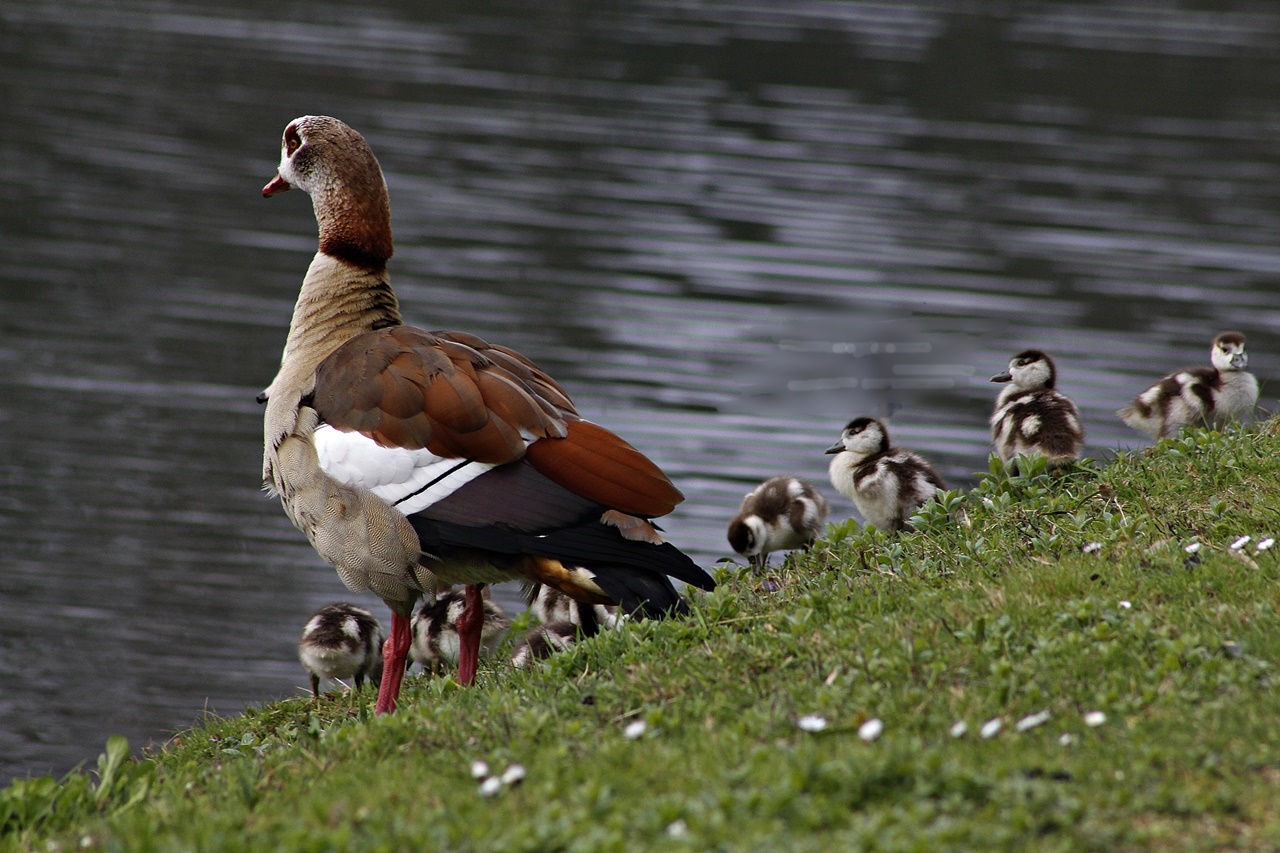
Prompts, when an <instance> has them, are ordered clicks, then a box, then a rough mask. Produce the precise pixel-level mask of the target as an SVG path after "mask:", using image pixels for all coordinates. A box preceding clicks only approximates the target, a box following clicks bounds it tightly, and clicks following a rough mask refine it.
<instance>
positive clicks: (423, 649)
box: [409, 589, 510, 674]
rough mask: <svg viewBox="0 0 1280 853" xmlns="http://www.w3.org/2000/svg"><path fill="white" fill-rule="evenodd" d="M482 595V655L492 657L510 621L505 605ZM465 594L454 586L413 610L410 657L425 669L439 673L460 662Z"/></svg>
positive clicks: (486, 591) (486, 592) (486, 595)
mask: <svg viewBox="0 0 1280 853" xmlns="http://www.w3.org/2000/svg"><path fill="white" fill-rule="evenodd" d="M484 592H485V595H484V596H483V598H482V602H483V607H484V618H483V620H482V621H481V624H480V657H482V658H486V657H492V656H493V653H494V652H495V651H497V649H498V645H499V644H500V643H501V642H502V638H503V637H504V636H506V633H507V626H508V625H509V624H510V622H509V621H508V620H507V615H506V614H505V613H503V612H502V608H501V607H499V606H498V604H497V603H496V602H494V601H491V600H490V599H489V597H488V592H489V591H488V590H487V589H486V590H485V591H484ZM465 604H466V596H465V594H464V593H463V592H462V591H461V590H451V591H449V592H446V593H444V594H443V595H440V596H439V597H437V598H436V600H435V601H424V602H423V603H422V606H421V607H419V608H418V612H417V613H415V614H413V619H412V621H411V623H410V628H411V631H412V633H413V642H412V645H410V647H409V657H410V658H412V659H413V661H414V662H415V663H418V664H421V665H422V668H423V669H426V670H430V671H431V672H433V673H436V674H439V673H441V672H443V671H444V670H445V668H446V667H452V666H456V665H457V663H458V651H459V648H460V644H459V642H458V639H459V638H458V620H459V618H461V616H462V610H463V607H464V606H465Z"/></svg>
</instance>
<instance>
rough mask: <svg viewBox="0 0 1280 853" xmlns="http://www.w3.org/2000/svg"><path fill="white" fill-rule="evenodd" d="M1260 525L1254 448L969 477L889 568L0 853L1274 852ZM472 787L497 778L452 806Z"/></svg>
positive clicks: (178, 776) (1193, 440)
mask: <svg viewBox="0 0 1280 853" xmlns="http://www.w3.org/2000/svg"><path fill="white" fill-rule="evenodd" d="M1277 508H1280V425H1278V424H1277V422H1275V421H1271V422H1267V423H1266V424H1263V425H1260V426H1257V427H1254V428H1252V429H1249V430H1247V431H1243V432H1238V433H1237V432H1231V433H1228V434H1226V435H1219V434H1217V433H1190V434H1188V435H1187V436H1186V437H1184V438H1183V439H1182V440H1178V441H1170V442H1165V443H1163V444H1162V445H1161V446H1160V447H1159V448H1158V449H1157V450H1156V451H1153V452H1148V453H1144V454H1140V455H1135V456H1126V457H1121V458H1120V459H1118V460H1116V461H1115V462H1114V463H1112V464H1110V465H1109V466H1107V467H1104V468H1101V469H1099V470H1097V471H1094V472H1088V471H1083V472H1078V473H1075V474H1072V475H1069V476H1066V477H1054V478H1049V477H1046V476H1043V475H1040V476H1028V477H1018V478H1009V477H1007V476H1004V475H1003V474H1001V473H997V474H994V475H992V476H990V477H988V478H986V479H985V480H984V481H983V482H982V483H981V485H980V486H979V487H978V488H977V489H975V490H974V491H973V492H970V493H968V494H967V495H960V494H958V493H952V494H949V495H948V496H947V500H946V501H945V502H944V504H942V505H939V506H936V507H933V508H931V509H930V510H929V511H927V512H926V513H925V515H924V516H923V517H921V518H920V519H919V524H918V528H919V529H918V531H917V532H915V533H912V534H907V535H904V536H902V537H900V538H898V539H886V538H884V537H883V536H881V535H879V534H876V533H874V532H865V531H857V530H856V529H854V528H853V527H852V526H851V525H846V526H843V527H839V528H834V529H833V530H832V532H831V534H832V535H831V536H830V537H829V538H828V540H827V541H826V542H824V543H820V544H819V547H817V548H815V549H814V550H813V551H812V552H810V553H809V554H806V555H799V556H797V557H794V558H792V559H790V560H788V561H787V563H786V565H785V566H784V567H782V568H779V569H777V570H776V571H775V572H774V576H773V577H774V580H775V581H776V584H772V585H771V586H776V587H777V588H776V589H772V590H768V591H766V590H764V589H761V588H759V587H758V584H757V581H756V579H755V578H752V577H751V576H750V575H749V574H747V573H745V572H742V571H738V570H736V569H728V568H726V569H722V570H721V575H722V579H723V580H724V583H723V584H722V585H721V588H720V589H719V590H718V591H717V592H716V593H714V594H712V595H708V596H704V597H701V598H698V599H696V600H695V602H694V611H695V613H694V616H693V618H691V619H689V620H687V621H681V622H671V623H665V624H645V623H641V624H631V625H629V626H627V627H625V628H624V630H621V631H619V632H616V633H613V634H610V635H608V636H603V637H599V638H597V639H595V640H592V641H590V642H586V643H583V644H581V645H580V646H578V647H577V648H576V649H575V650H573V651H571V652H570V653H567V654H563V655H560V656H558V657H556V658H553V659H552V660H550V661H549V662H547V664H545V665H544V666H542V667H539V668H535V669H534V670H532V671H528V672H514V671H511V670H509V669H507V668H505V667H497V668H495V669H494V670H492V671H490V672H487V673H483V672H482V676H481V679H480V683H479V686H478V687H476V688H473V689H467V690H460V689H457V688H456V686H454V685H453V683H452V682H451V681H449V680H446V679H436V680H430V679H426V678H416V677H415V678H411V679H409V680H408V682H407V687H406V693H405V696H404V700H403V704H402V708H401V711H400V712H398V713H397V714H396V715H394V716H392V717H384V718H374V717H372V716H371V714H370V708H371V705H372V696H371V694H368V693H366V694H365V695H364V696H361V697H351V696H338V697H333V698H330V699H327V700H325V701H323V702H322V703H320V704H319V705H313V704H312V703H311V702H309V701H306V700H303V699H292V700H288V701H284V702H280V703H277V704H274V705H271V706H268V707H265V708H262V709H259V710H253V711H250V712H249V713H247V714H246V715H245V716H244V717H241V718H236V719H231V720H214V721H210V722H209V723H208V724H206V725H204V726H203V727H200V728H197V729H194V730H192V731H190V732H187V733H185V734H183V735H182V736H181V737H180V738H179V739H178V740H176V741H175V742H174V743H173V744H171V745H170V746H169V747H168V748H167V749H165V750H164V751H163V752H161V753H159V754H157V755H155V756H153V757H152V758H150V759H149V760H146V761H143V762H132V761H127V760H125V759H124V751H123V746H122V744H120V743H118V742H116V743H113V744H112V746H111V750H114V752H112V751H111V750H109V751H108V754H106V755H104V757H103V759H102V760H101V762H100V766H99V768H98V772H97V773H89V774H86V775H79V774H77V775H73V776H70V777H68V778H67V779H65V780H61V781H58V782H55V781H54V780H52V779H38V780H23V781H21V782H19V783H17V784H16V785H14V786H12V787H10V788H9V789H7V790H5V791H3V792H0V828H2V829H0V831H2V832H3V836H2V837H0V847H6V848H19V849H21V848H25V847H32V848H36V849H40V850H45V849H64V850H70V849H119V850H130V851H133V850H147V849H154V850H179V849H196V850H224V849H255V850H268V849H281V850H284V849H305V850H325V849H360V850H397V849H414V850H427V849H458V850H467V849H476V850H528V851H547V850H591V851H599V850H622V849H635V850H642V849H673V850H682V849H688V850H704V849H713V848H718V849H777V850H781V849H787V850H830V849H842V850H853V849H868V850H938V849H947V848H949V847H953V848H972V849H983V850H1000V849H1006V850H1028V849H1034V850H1078V849H1097V850H1114V849H1143V848H1146V849H1158V850H1211V849H1223V848H1242V849H1265V848H1271V847H1275V846H1277V845H1280V691H1278V690H1277V684H1276V678H1277V672H1276V666H1277V662H1280V630H1277V627H1278V625H1277V609H1278V603H1280V588H1278V587H1277V583H1276V581H1277V576H1278V575H1280V546H1277V547H1275V548H1270V549H1263V550H1259V549H1258V547H1257V546H1258V543H1259V542H1260V541H1263V540H1265V539H1266V538H1267V537H1268V536H1272V535H1277V534H1280V510H1278V509H1277ZM1246 535H1247V536H1251V537H1252V539H1251V540H1250V541H1249V542H1247V543H1244V544H1243V545H1242V546H1241V547H1239V549H1238V550H1232V548H1231V545H1232V544H1233V543H1236V540H1238V539H1239V538H1240V537H1243V536H1246ZM1193 543H1199V545H1200V548H1199V550H1198V551H1196V552H1195V553H1189V552H1188V550H1187V546H1189V545H1192V544H1193ZM1192 550H1195V549H1194V546H1193V547H1192ZM775 562H777V560H776V558H775ZM812 717H820V718H821V720H822V722H825V728H821V730H816V731H809V730H806V727H807V728H809V729H819V728H820V723H819V721H818V720H816V719H812ZM872 720H878V721H880V727H882V728H881V732H880V733H879V735H878V737H874V738H872V736H873V735H874V734H875V730H876V729H877V728H878V726H877V725H876V724H875V723H874V722H870V723H869V721H872ZM637 721H642V722H643V723H644V724H645V726H644V731H643V732H642V733H638V730H639V728H640V727H639V726H634V725H633V724H634V723H636V722H637ZM993 721H999V722H998V726H999V728H998V730H995V729H996V728H997V723H996V722H993ZM802 723H803V726H802V725H800V724H802ZM957 723H963V724H964V725H963V728H966V729H967V731H965V732H963V733H960V729H961V728H962V727H961V726H957ZM637 733H638V736H634V737H629V736H628V735H637ZM984 735H988V736H984ZM476 760H483V761H485V762H487V763H488V764H489V765H490V768H491V769H492V771H493V772H495V773H501V772H502V771H503V770H505V769H506V768H507V767H508V766H509V765H511V764H517V763H518V764H520V765H522V766H523V767H524V769H525V771H526V776H525V779H524V781H523V782H522V783H519V784H515V785H508V786H503V787H501V788H499V790H498V791H497V793H495V794H493V795H492V796H484V795H482V794H481V792H480V784H479V783H478V782H477V781H476V780H475V779H473V778H472V776H471V770H470V768H471V764H472V762H473V761H476ZM99 782H100V784H99Z"/></svg>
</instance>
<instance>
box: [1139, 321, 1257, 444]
mask: <svg viewBox="0 0 1280 853" xmlns="http://www.w3.org/2000/svg"><path fill="white" fill-rule="evenodd" d="M1209 361H1210V366H1209V367H1188V368H1186V369H1185V370H1179V371H1178V372H1177V373H1170V374H1169V375H1168V376H1166V377H1164V378H1163V379H1161V380H1160V381H1159V382H1157V383H1156V384H1155V385H1152V386H1151V387H1150V388H1148V389H1147V390H1145V391H1143V392H1142V393H1141V394H1139V395H1138V396H1137V397H1135V398H1134V399H1133V402H1132V403H1130V404H1129V405H1128V406H1125V407H1124V408H1123V409H1121V410H1119V411H1118V412H1116V414H1117V415H1119V416H1120V419H1121V420H1122V421H1124V422H1125V423H1127V424H1128V425H1129V426H1131V427H1133V428H1134V429H1136V430H1137V431H1138V432H1141V433H1145V434H1146V435H1148V436H1150V437H1151V438H1156V439H1159V438H1173V437H1174V436H1176V435H1177V434H1178V433H1179V432H1181V431H1182V428H1183V427H1185V426H1190V425H1193V424H1206V425H1210V426H1214V427H1222V426H1225V425H1226V424H1227V423H1229V422H1231V421H1236V420H1241V419H1244V418H1247V417H1249V416H1250V415H1252V414H1253V409H1254V406H1256V405H1257V404H1258V380H1257V379H1256V378H1255V377H1254V375H1253V374H1252V373H1249V372H1248V371H1247V370H1245V368H1246V367H1248V366H1249V354H1248V353H1246V352H1245V351H1244V335H1242V334H1241V333H1239V332H1223V333H1222V334H1220V335H1218V336H1217V337H1216V338H1214V339H1213V344H1212V345H1211V346H1210V347H1209Z"/></svg>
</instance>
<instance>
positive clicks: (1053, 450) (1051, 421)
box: [991, 349, 1084, 468]
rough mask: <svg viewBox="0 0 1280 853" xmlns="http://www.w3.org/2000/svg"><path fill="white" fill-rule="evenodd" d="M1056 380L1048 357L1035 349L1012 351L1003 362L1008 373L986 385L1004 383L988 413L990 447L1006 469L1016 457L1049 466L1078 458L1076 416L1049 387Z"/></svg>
mask: <svg viewBox="0 0 1280 853" xmlns="http://www.w3.org/2000/svg"><path fill="white" fill-rule="evenodd" d="M1057 379H1058V370H1057V367H1056V366H1055V365H1054V363H1053V359H1052V358H1050V357H1049V356H1048V355H1047V354H1045V353H1043V352H1041V351H1040V350H1037V349H1029V350H1023V351H1022V352H1020V353H1018V354H1017V355H1015V356H1014V357H1013V358H1012V359H1010V360H1009V369H1008V370H1005V371H1004V372H1003V373H997V374H996V375H995V376H992V377H991V381H992V382H1008V383H1010V384H1009V385H1008V386H1007V387H1006V388H1004V389H1002V390H1001V391H1000V396H998V397H997V398H996V406H995V411H993V412H992V414H991V443H992V444H993V445H995V449H996V455H998V456H999V457H1000V460H1001V461H1002V462H1004V463H1005V464H1006V465H1011V464H1013V462H1014V460H1016V459H1017V458H1018V457H1019V456H1043V457H1044V458H1045V460H1046V461H1047V462H1048V464H1049V466H1050V467H1051V468H1056V467H1059V466H1061V465H1067V464H1069V463H1071V462H1075V461H1076V460H1077V459H1079V458H1080V452H1081V450H1083V449H1084V427H1082V426H1081V425H1080V413H1079V412H1078V411H1077V410H1076V406H1075V403H1072V402H1071V400H1069V399H1067V397H1066V395H1064V394H1062V393H1061V392H1059V391H1058V390H1057V388H1055V387H1054V385H1055V383H1056V382H1057Z"/></svg>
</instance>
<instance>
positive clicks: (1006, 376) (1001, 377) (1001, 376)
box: [991, 370, 1013, 382]
mask: <svg viewBox="0 0 1280 853" xmlns="http://www.w3.org/2000/svg"><path fill="white" fill-rule="evenodd" d="M991 381H992V382H1012V381H1013V374H1012V373H1010V372H1009V371H1007V370H1006V371H1005V372H1004V373H997V374H996V375H995V376H992V377H991Z"/></svg>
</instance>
